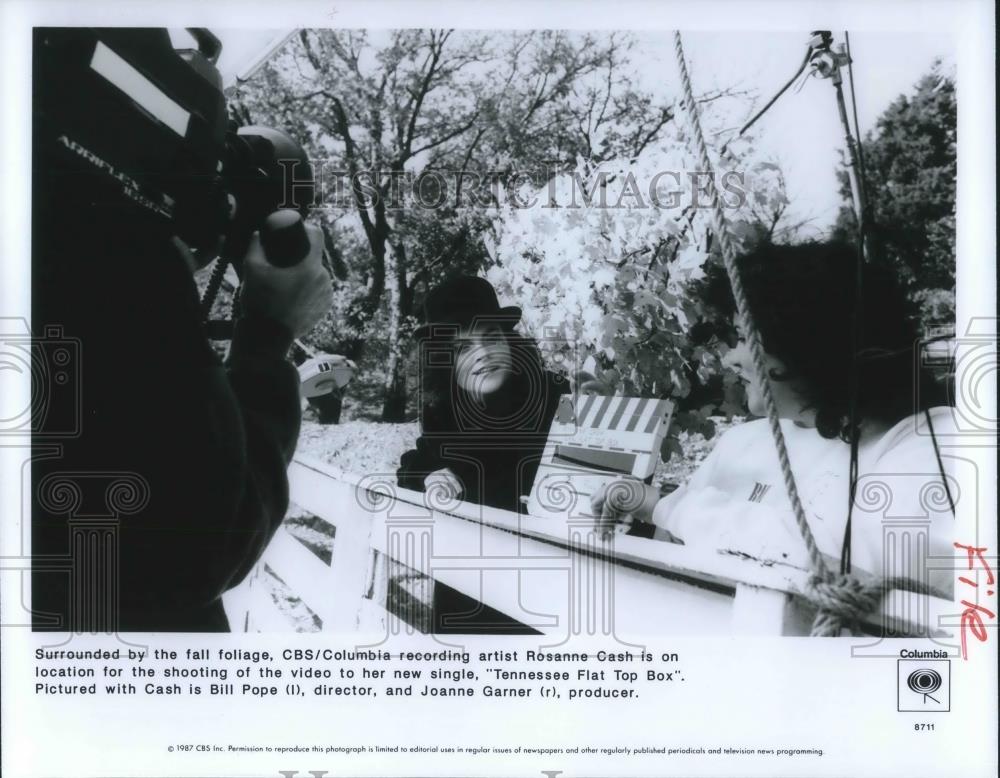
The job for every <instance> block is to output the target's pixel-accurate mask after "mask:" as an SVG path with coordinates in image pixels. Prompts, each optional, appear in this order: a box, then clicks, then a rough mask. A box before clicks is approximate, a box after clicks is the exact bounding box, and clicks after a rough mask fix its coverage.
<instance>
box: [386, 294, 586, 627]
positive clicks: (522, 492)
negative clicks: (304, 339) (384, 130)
mask: <svg viewBox="0 0 1000 778" xmlns="http://www.w3.org/2000/svg"><path fill="white" fill-rule="evenodd" d="M424 308H425V320H426V322H427V323H426V324H425V325H424V326H422V327H421V328H420V329H419V330H418V331H417V338H418V342H419V344H420V356H419V359H420V378H421V391H422V396H421V398H420V401H421V402H420V408H421V410H420V431H421V435H420V438H419V439H418V440H417V445H416V448H414V449H412V450H410V451H407V452H406V453H405V454H403V456H402V457H401V459H400V466H399V471H398V474H397V475H398V478H399V485H400V486H402V487H405V488H408V489H413V490H415V491H422V492H427V500H428V502H429V503H430V504H431V505H432V506H435V507H439V508H444V507H446V506H447V505H448V504H449V503H450V504H454V503H455V502H456V501H457V500H462V501H465V502H471V503H477V504H479V505H488V506H490V507H493V508H501V509H503V510H508V511H512V512H514V513H520V512H523V511H524V505H523V503H522V497H526V496H527V495H528V493H529V492H530V490H531V485H532V483H533V482H534V480H535V473H536V472H537V470H538V464H539V462H540V461H541V457H542V451H543V449H544V447H545V442H546V439H547V437H548V431H549V427H550V425H551V423H552V418H553V417H554V416H555V413H556V409H557V408H558V405H559V397H560V395H562V394H563V393H564V392H566V391H568V389H569V385H568V382H567V381H566V380H565V379H564V378H563V377H562V376H558V375H556V374H555V373H551V372H549V371H547V370H546V369H545V368H544V367H543V365H542V359H541V355H540V354H539V352H538V346H537V344H536V343H535V342H534V341H533V340H532V339H530V338H526V337H524V336H522V335H520V334H518V333H517V332H516V331H515V329H514V327H515V326H516V324H517V323H518V321H520V318H521V309H520V308H516V307H513V306H511V307H501V306H500V303H499V301H498V300H497V295H496V292H495V291H494V289H493V287H492V286H491V285H490V283H489V282H488V281H486V280H485V279H482V278H475V277H472V276H460V277H458V278H454V279H452V280H450V281H447V282H445V283H443V284H441V285H440V286H438V287H437V288H435V289H434V290H432V291H431V292H430V293H429V294H428V296H427V299H426V301H425V305H424ZM433 611H434V614H433V619H434V626H433V630H434V632H436V633H449V632H450V633H470V632H479V633H486V634H498V633H505V634H516V633H526V632H527V633H530V632H533V631H534V630H532V629H530V628H528V627H525V626H524V625H523V624H520V623H519V622H516V621H513V620H512V619H510V618H508V617H505V616H504V615H503V614H501V613H499V612H497V611H494V610H493V609H491V608H487V607H486V606H484V605H482V604H481V603H477V602H476V601H475V600H471V599H469V598H468V597H465V596H463V595H459V594H458V592H455V591H454V590H451V589H449V588H448V587H445V586H442V585H441V584H436V585H435V590H434V601H433Z"/></svg>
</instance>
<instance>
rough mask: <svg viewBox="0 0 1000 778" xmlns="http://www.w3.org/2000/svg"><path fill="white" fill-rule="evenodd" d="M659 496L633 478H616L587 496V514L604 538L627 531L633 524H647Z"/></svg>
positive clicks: (650, 519)
mask: <svg viewBox="0 0 1000 778" xmlns="http://www.w3.org/2000/svg"><path fill="white" fill-rule="evenodd" d="M659 498H660V493H659V492H658V491H657V490H656V489H655V488H654V487H652V486H649V485H648V484H645V483H643V482H642V481H639V480H637V479H634V478H619V479H616V480H614V481H609V482H608V483H606V484H604V485H603V486H601V487H600V488H599V489H598V490H597V491H596V492H594V493H593V494H592V495H591V497H590V512H591V514H593V516H595V517H596V518H597V527H598V528H599V529H600V530H601V534H602V536H603V537H604V538H608V537H610V536H611V535H613V534H623V533H626V532H628V531H629V530H630V529H631V528H632V525H633V524H634V523H635V522H650V521H652V518H653V509H654V508H655V507H656V503H657V501H658V500H659Z"/></svg>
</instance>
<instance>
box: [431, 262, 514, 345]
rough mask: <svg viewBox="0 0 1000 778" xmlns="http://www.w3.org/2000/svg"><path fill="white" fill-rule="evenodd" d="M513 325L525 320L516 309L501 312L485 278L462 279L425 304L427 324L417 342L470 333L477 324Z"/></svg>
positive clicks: (437, 291)
mask: <svg viewBox="0 0 1000 778" xmlns="http://www.w3.org/2000/svg"><path fill="white" fill-rule="evenodd" d="M477 319H478V320H482V321H490V322H495V321H501V322H504V323H508V322H509V326H511V327H513V326H514V325H515V324H516V323H517V322H518V321H520V320H521V309H520V308H518V307H517V306H516V305H508V306H506V307H503V308H501V307H500V303H499V301H498V300H497V293H496V290H495V289H494V288H493V286H492V284H490V282H489V281H487V280H486V279H485V278H478V277H476V276H458V277H456V278H451V279H449V280H447V281H445V282H444V283H443V284H440V285H439V286H437V287H435V288H434V289H432V290H431V291H430V292H429V293H428V294H427V297H426V299H425V300H424V322H425V323H424V324H423V325H421V326H420V327H418V328H417V331H416V333H415V335H416V337H417V338H426V337H428V336H431V335H434V334H437V333H436V331H437V330H438V329H440V330H443V332H442V333H441V334H442V335H445V334H450V332H448V331H449V330H452V331H453V330H455V329H466V328H468V327H471V326H472V325H473V324H474V323H475V322H476V320H477Z"/></svg>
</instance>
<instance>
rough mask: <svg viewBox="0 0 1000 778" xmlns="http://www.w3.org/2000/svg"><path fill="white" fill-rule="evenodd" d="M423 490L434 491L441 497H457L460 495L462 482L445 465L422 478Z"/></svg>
mask: <svg viewBox="0 0 1000 778" xmlns="http://www.w3.org/2000/svg"><path fill="white" fill-rule="evenodd" d="M424 491H425V492H428V493H429V492H432V491H433V492H435V494H436V495H437V496H439V497H441V498H443V499H457V498H459V497H461V496H462V482H461V481H459V480H458V476H457V475H455V474H454V473H453V472H452V471H451V470H449V469H448V468H447V467H444V468H441V469H440V470H435V471H434V472H433V473H431V474H430V475H429V476H427V477H426V478H425V479H424Z"/></svg>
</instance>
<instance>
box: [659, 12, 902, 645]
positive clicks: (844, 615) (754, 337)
mask: <svg viewBox="0 0 1000 778" xmlns="http://www.w3.org/2000/svg"><path fill="white" fill-rule="evenodd" d="M674 50H675V53H676V54H677V65H678V68H679V70H680V75H681V82H682V85H683V87H684V99H685V103H686V107H687V114H688V117H689V119H690V124H691V133H692V137H693V138H694V142H695V144H696V146H697V152H698V158H699V162H700V164H701V169H702V171H703V172H705V173H707V174H708V176H707V178H708V187H709V196H710V197H711V201H712V221H713V228H714V230H715V234H716V235H717V236H718V240H719V247H720V249H721V251H722V260H723V264H724V265H725V268H726V274H727V275H728V276H729V283H730V285H731V286H732V289H733V297H734V298H735V299H736V312H737V317H738V318H739V321H740V324H741V325H742V326H743V329H744V331H745V332H746V336H747V345H748V347H749V349H750V355H751V357H752V359H753V364H754V369H755V371H756V373H757V378H758V380H759V382H760V387H761V394H762V396H763V400H764V408H765V410H766V413H767V421H768V424H769V425H770V428H771V436H772V438H773V439H774V446H775V449H776V450H777V454H778V462H779V464H780V466H781V475H782V478H783V479H784V482H785V491H786V492H787V493H788V500H789V502H790V503H791V504H792V512H793V513H794V515H795V523H796V525H797V526H798V530H799V534H800V535H801V536H802V540H803V542H804V543H805V545H806V550H807V551H808V553H809V562H810V567H811V568H812V576H811V578H810V582H809V586H808V588H807V592H806V596H807V597H808V598H809V599H810V600H811V601H812V602H813V603H815V604H816V605H817V606H818V608H819V613H818V614H817V616H816V620H815V621H814V623H813V627H812V635H814V636H825V637H831V636H837V635H839V634H840V632H841V628H842V626H843V624H844V623H845V622H850V621H856V620H857V618H858V616H859V615H861V614H864V613H869V612H871V611H872V610H874V608H875V607H876V606H877V605H878V596H879V595H880V594H881V593H882V591H883V589H884V586H885V582H881V581H880V582H877V585H875V584H861V583H859V582H858V581H857V579H854V578H851V577H850V576H844V575H842V576H837V577H836V578H835V577H833V576H832V575H831V573H830V570H829V568H828V567H827V565H826V562H825V560H824V559H823V556H822V554H821V553H820V550H819V547H818V546H817V544H816V538H815V536H814V535H813V533H812V529H811V528H810V527H809V522H808V521H807V519H806V513H805V509H804V508H803V507H802V501H801V499H799V492H798V488H797V487H796V485H795V475H794V473H793V472H792V465H791V462H790V461H789V458H788V448H787V446H786V445H785V436H784V434H783V433H782V431H781V425H780V424H779V422H778V410H777V407H776V406H775V404H774V397H773V395H772V394H771V386H770V383H769V381H768V375H767V367H766V365H765V363H764V350H763V348H762V346H761V343H760V334H759V333H758V332H757V328H756V327H755V326H754V323H753V318H752V316H751V314H750V306H749V304H748V302H747V297H746V291H745V290H744V288H743V281H742V279H741V278H740V274H739V269H738V268H737V267H736V259H735V253H734V251H733V245H732V242H731V240H730V235H729V231H728V228H727V223H726V216H725V213H724V212H723V210H722V205H721V203H720V198H719V192H718V189H717V187H716V185H715V176H714V174H713V167H712V161H711V159H710V157H709V155H708V146H707V145H706V144H705V136H704V134H703V133H702V129H701V121H700V119H699V116H698V105H697V103H696V102H695V100H694V91H693V89H692V87H691V77H690V75H689V73H688V69H687V62H686V60H685V57H684V46H683V44H682V42H681V34H680V32H679V31H675V32H674Z"/></svg>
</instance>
